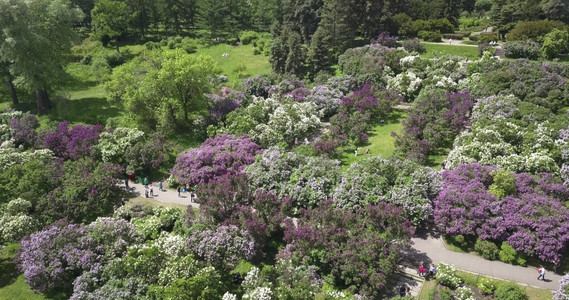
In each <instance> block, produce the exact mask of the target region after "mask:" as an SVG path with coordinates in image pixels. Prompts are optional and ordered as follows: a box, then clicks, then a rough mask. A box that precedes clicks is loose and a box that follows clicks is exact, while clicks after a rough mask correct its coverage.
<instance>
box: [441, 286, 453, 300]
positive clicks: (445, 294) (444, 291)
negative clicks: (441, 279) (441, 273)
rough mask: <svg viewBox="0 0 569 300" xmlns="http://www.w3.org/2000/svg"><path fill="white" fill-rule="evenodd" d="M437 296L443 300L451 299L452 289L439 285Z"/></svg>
mask: <svg viewBox="0 0 569 300" xmlns="http://www.w3.org/2000/svg"><path fill="white" fill-rule="evenodd" d="M439 297H440V298H441V299H443V300H451V299H452V291H451V290H450V289H449V288H447V287H440V288H439Z"/></svg>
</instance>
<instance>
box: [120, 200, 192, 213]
mask: <svg viewBox="0 0 569 300" xmlns="http://www.w3.org/2000/svg"><path fill="white" fill-rule="evenodd" d="M126 205H129V206H133V205H148V206H162V207H173V208H178V209H180V210H181V211H182V212H184V213H185V212H186V209H187V208H188V206H187V205H182V204H173V203H164V202H160V201H157V200H152V199H149V198H144V197H136V198H132V199H130V200H128V202H127V203H126Z"/></svg>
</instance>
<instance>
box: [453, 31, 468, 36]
mask: <svg viewBox="0 0 569 300" xmlns="http://www.w3.org/2000/svg"><path fill="white" fill-rule="evenodd" d="M454 33H455V34H460V35H462V37H469V36H470V35H471V34H472V31H455V32H454Z"/></svg>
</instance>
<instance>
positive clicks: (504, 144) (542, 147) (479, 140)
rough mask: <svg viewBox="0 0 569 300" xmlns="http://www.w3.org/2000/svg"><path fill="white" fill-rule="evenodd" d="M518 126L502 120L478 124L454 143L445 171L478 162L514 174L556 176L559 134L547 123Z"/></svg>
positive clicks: (507, 120) (557, 170)
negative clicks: (462, 164)
mask: <svg viewBox="0 0 569 300" xmlns="http://www.w3.org/2000/svg"><path fill="white" fill-rule="evenodd" d="M516 123H518V122H514V121H512V120H510V119H502V118H499V119H498V120H497V121H495V122H489V123H487V122H479V123H477V124H475V125H474V127H473V128H472V130H471V131H464V132H462V133H461V134H460V135H459V136H457V138H456V139H455V141H454V148H453V149H452V150H451V152H450V153H449V155H448V157H447V159H446V164H445V166H446V168H456V166H458V165H459V164H461V163H473V162H479V163H481V164H483V165H496V166H499V167H500V168H504V169H507V170H510V171H513V172H528V173H532V174H539V173H541V172H548V173H554V174H557V173H558V172H559V166H558V163H557V160H558V159H559V158H558V155H559V148H558V145H556V144H555V139H556V137H557V135H558V132H556V131H555V130H554V129H552V128H551V126H550V125H549V124H547V123H543V124H537V125H535V124H532V125H529V126H527V127H522V126H519V125H516Z"/></svg>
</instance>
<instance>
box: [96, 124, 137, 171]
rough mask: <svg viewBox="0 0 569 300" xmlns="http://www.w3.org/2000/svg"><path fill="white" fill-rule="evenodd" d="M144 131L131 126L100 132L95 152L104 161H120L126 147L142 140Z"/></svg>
mask: <svg viewBox="0 0 569 300" xmlns="http://www.w3.org/2000/svg"><path fill="white" fill-rule="evenodd" d="M143 137H144V132H143V131H140V130H138V129H133V128H124V127H119V128H116V129H114V130H113V131H111V132H102V133H101V135H100V139H99V144H98V145H97V146H96V147H95V148H94V150H95V153H96V154H98V155H99V156H100V157H101V160H102V161H104V162H115V163H121V162H122V160H123V159H124V155H125V152H126V150H127V149H128V148H130V147H132V146H134V145H135V144H136V143H137V142H138V141H140V140H142V138H143Z"/></svg>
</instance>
